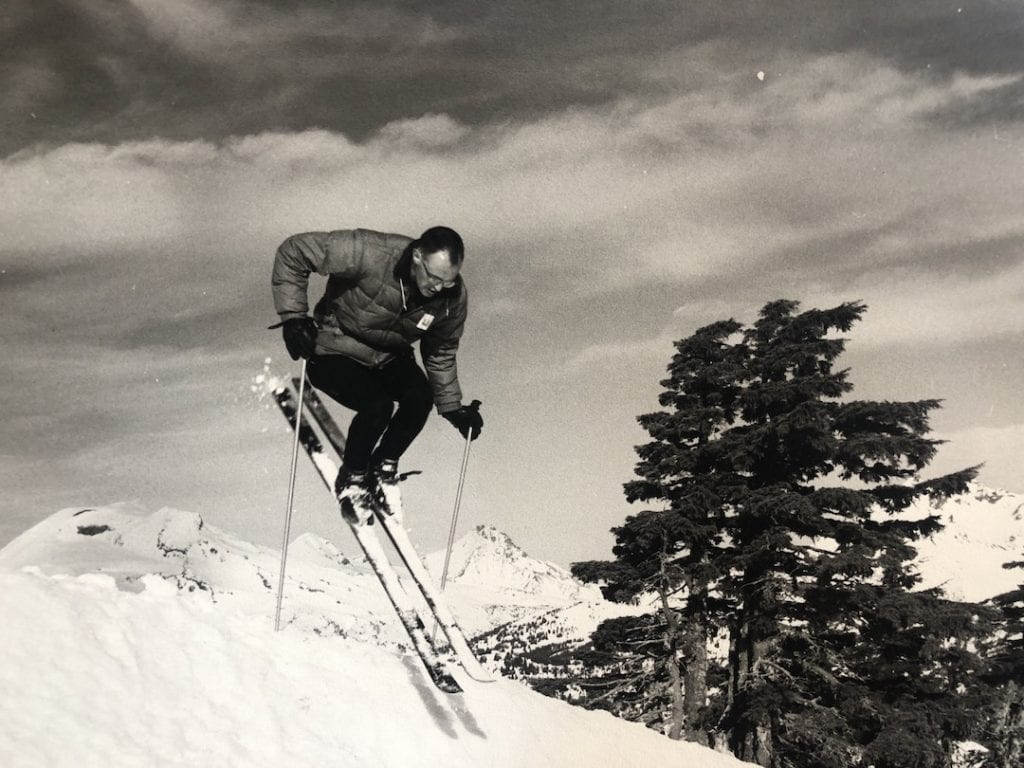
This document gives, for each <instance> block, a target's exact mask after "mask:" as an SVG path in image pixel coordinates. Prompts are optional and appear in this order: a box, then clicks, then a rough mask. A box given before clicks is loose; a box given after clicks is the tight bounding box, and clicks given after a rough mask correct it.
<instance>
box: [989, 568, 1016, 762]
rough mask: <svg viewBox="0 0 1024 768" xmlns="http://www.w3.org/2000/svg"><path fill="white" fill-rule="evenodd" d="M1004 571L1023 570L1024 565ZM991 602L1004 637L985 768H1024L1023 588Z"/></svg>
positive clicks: (995, 670) (993, 673)
mask: <svg viewBox="0 0 1024 768" xmlns="http://www.w3.org/2000/svg"><path fill="white" fill-rule="evenodd" d="M1003 567H1004V568H1022V569H1024V562H1011V563H1006V564H1005V565H1004V566H1003ZM992 602H993V604H994V605H995V606H996V607H997V608H998V609H999V610H1000V612H1001V614H1002V627H1001V629H1002V634H1001V637H1000V641H999V643H998V646H997V648H996V651H995V653H994V654H993V656H994V658H993V662H994V663H993V665H992V668H991V670H990V672H989V677H988V682H989V683H990V684H991V685H992V686H993V687H994V688H995V694H994V695H993V696H992V700H991V702H990V703H989V704H988V706H987V707H986V708H985V711H986V718H985V730H984V732H983V733H982V734H981V736H980V737H979V738H978V741H980V742H981V743H983V744H984V745H985V746H987V747H988V748H989V750H990V752H989V755H988V759H987V760H986V762H985V766H991V767H992V768H1009V767H1010V766H1019V765H1024V584H1020V585H1018V587H1017V588H1016V589H1013V590H1010V591H1009V592H1006V593H1005V594H1002V595H999V596H997V597H995V598H993V600H992Z"/></svg>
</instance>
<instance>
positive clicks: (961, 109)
mask: <svg viewBox="0 0 1024 768" xmlns="http://www.w3.org/2000/svg"><path fill="white" fill-rule="evenodd" d="M0 42H2V45H0V67H2V77H0V201H2V202H0V231H2V232H3V234H4V237H3V240H2V244H0V306H2V308H3V309H2V312H3V323H2V325H0V344H2V348H3V352H4V371H5V375H4V377H3V382H4V383H3V385H2V387H3V388H2V397H3V403H4V418H3V420H2V422H0V488H2V490H3V494H2V498H0V544H2V543H3V542H5V541H7V540H9V539H11V538H13V537H14V536H15V535H17V534H18V533H19V532H21V531H22V530H24V529H25V528H27V527H28V526H29V525H31V524H33V523H35V522H36V521H38V520H41V519H43V518H44V517H46V516H48V515H50V514H51V513H52V512H54V511H55V510H57V509H60V508H62V507H66V506H76V505H78V506H88V505H103V504H109V503H114V502H118V501H132V502H138V503H141V504H144V505H148V506H150V507H152V508H159V507H161V506H165V505H166V506H172V507H176V508H180V509H186V510H190V511H195V512H198V513H200V514H202V515H204V517H207V518H208V519H209V520H210V522H211V523H215V524H217V525H219V526H221V527H224V528H227V529H229V530H236V531H240V532H243V533H245V534H246V536H247V537H248V538H250V539H252V540H254V541H257V542H259V543H274V542H279V541H280V537H281V528H282V524H283V519H284V507H285V504H286V492H287V485H288V469H289V459H290V452H291V443H290V435H289V432H288V430H287V428H286V427H285V425H284V422H283V420H282V419H281V417H280V415H279V414H278V413H277V412H276V411H275V410H274V408H273V407H272V406H271V405H270V404H269V403H268V402H267V400H266V398H261V397H259V396H258V394H254V392H253V391H252V381H253V377H255V376H258V375H260V374H261V373H262V372H263V371H264V367H265V366H267V368H268V370H269V371H270V372H271V373H272V374H273V375H277V376H289V375H292V374H295V373H297V372H298V366H297V365H296V364H294V363H293V362H292V361H291V360H290V359H289V358H288V356H287V354H286V353H285V351H284V348H283V344H282V343H281V340H280V336H279V332H277V331H268V330H266V327H267V326H268V325H270V324H271V323H273V322H275V321H276V319H277V318H276V316H275V315H274V311H273V304H272V301H271V295H270V267H271V263H272V259H273V254H274V251H275V249H276V247H277V245H278V244H279V243H280V242H281V241H282V240H283V239H284V238H286V237H288V236H289V235H291V234H294V233H297V232H307V231H317V230H330V229H346V228H355V227H365V228H370V229H377V230H380V231H385V232H398V233H402V234H407V235H410V236H415V235H417V234H419V233H420V232H422V231H423V230H424V229H426V228H427V227H429V226H432V225H434V224H445V225H448V226H452V227H454V228H455V229H457V230H458V231H459V232H460V233H461V234H462V235H463V237H464V239H465V241H466V244H467V260H466V263H465V266H464V269H463V275H464V277H465V280H466V283H467V285H468V286H469V290H470V304H471V307H470V317H469V321H468V324H467V328H466V333H465V336H464V338H463V343H462V348H461V349H460V353H459V371H460V379H461V382H462V385H463V391H464V394H465V397H466V399H467V400H468V399H471V398H478V399H480V400H482V401H483V407H482V414H483V417H484V420H485V426H484V432H483V435H482V437H481V438H480V439H479V440H478V441H476V442H475V443H474V444H473V450H472V453H471V457H470V463H469V469H468V472H467V480H466V489H465V494H464V496H463V503H462V507H461V509H460V513H459V525H460V530H463V529H465V528H466V527H469V526H472V525H476V524H484V523H486V524H491V525H495V526H497V527H498V528H500V529H502V530H504V531H506V532H507V533H508V534H509V535H510V536H511V537H512V538H513V540H515V541H516V543H518V544H519V545H520V546H522V547H523V548H524V549H525V550H526V551H528V552H529V553H530V554H531V555H533V556H535V557H540V558H544V559H548V560H552V561H554V562H557V563H559V564H562V565H566V564H568V563H571V562H574V561H578V560H587V559H594V558H606V557H609V556H610V548H611V545H612V542H613V539H612V536H611V534H610V533H609V529H610V528H611V527H613V526H615V525H617V524H620V523H621V522H622V521H623V519H624V518H625V516H626V515H627V514H630V513H632V512H635V511H638V510H637V509H636V508H634V507H631V506H630V505H629V504H627V503H626V501H625V499H624V496H623V493H622V484H623V483H624V482H627V481H628V480H630V479H631V478H632V477H633V466H634V463H635V458H636V456H635V452H634V447H635V446H636V445H639V444H641V443H643V442H644V441H645V439H646V435H645V433H644V432H643V431H642V430H641V429H640V428H639V427H638V426H637V424H636V416H637V415H639V414H642V413H646V412H649V411H653V410H656V409H657V408H658V405H657V395H658V392H659V391H660V389H661V387H660V385H659V382H660V381H661V379H662V378H664V374H665V368H666V366H667V364H668V362H669V360H670V358H671V356H672V353H673V347H672V342H673V340H676V339H680V338H683V337H685V336H688V335H690V334H691V333H692V332H693V331H695V330H696V329H697V328H699V327H701V326H703V325H707V324H709V323H711V322H714V321H717V320H722V319H727V318H730V317H734V318H736V319H737V320H740V321H741V322H748V323H749V322H752V321H753V320H755V319H756V316H757V311H758V309H759V308H760V307H761V306H763V305H764V304H765V303H766V302H768V301H771V300H774V299H778V298H787V299H794V300H797V301H799V302H801V306H802V307H804V308H811V307H819V308H825V307H830V306H834V305H836V304H839V303H841V302H843V301H854V300H857V301H863V302H864V303H865V304H866V305H867V307H868V310H867V313H866V315H865V317H864V319H863V321H862V322H861V323H859V324H858V325H856V326H855V327H854V328H853V330H852V331H851V332H850V333H849V334H848V339H849V341H848V345H847V352H846V354H845V355H844V356H843V357H842V358H841V359H840V364H841V365H844V366H846V367H849V368H850V380H851V382H852V383H853V384H854V387H855V388H854V391H853V396H854V397H859V398H863V399H888V400H911V399H914V400H916V399H923V398H941V399H942V400H943V407H942V409H941V410H940V411H938V412H935V413H934V415H933V418H932V427H933V429H934V436H936V437H939V438H942V439H944V440H946V441H947V442H946V444H944V445H943V447H942V448H941V449H940V451H939V454H938V456H937V458H936V460H935V461H934V462H933V464H932V466H931V467H930V468H929V471H930V473H932V474H938V473H941V472H946V471H952V470H954V469H959V468H962V467H965V466H971V465H974V464H979V463H984V467H983V468H982V470H981V473H980V480H981V482H983V483H985V484H987V485H990V486H994V487H999V488H1004V489H1006V490H1010V491H1017V492H1021V491H1024V472H1022V471H1021V458H1022V456H1024V403H1022V401H1021V398H1020V397H1019V395H1018V390H1019V382H1020V381H1021V379H1022V374H1024V355H1022V354H1021V349H1022V348H1024V294H1022V286H1024V209H1022V207H1021V200H1022V199H1024V6H1021V4H1020V3H1019V2H1017V1H1016V0H1005V1H999V2H996V1H993V2H930V1H926V0H914V1H913V2H894V3H886V4H884V6H881V5H879V4H877V3H868V2H845V3H828V4H824V3H819V2H810V1H809V0H803V1H801V0H792V1H783V2H775V3H755V2H703V3H689V4H685V5H684V4H680V3H675V2H672V3H669V2H637V3H629V4H623V3H613V2H588V3H581V2H557V1H556V2H550V1H549V2H545V3H543V4H541V3H526V2H515V1H514V0H513V1H511V2H503V3H501V4H491V3H476V2H474V3H469V2H438V3H431V4H430V6H429V8H426V7H423V6H422V5H421V4H418V3H389V2H374V3H372V4H371V3H364V4H360V3H348V2H303V3H288V2H274V3H269V2H267V3H262V2H234V1H232V0H221V1H220V2H212V1H211V2H205V1H204V0H159V2H158V1H157V0H134V1H132V2H124V1H123V0H63V1H62V2H55V1H50V2H47V1H45V0H44V1H42V2H40V1H34V2H28V1H27V0H9V1H8V2H6V3H5V4H4V9H3V11H2V12H0ZM320 287H321V286H320V284H317V283H314V286H313V292H314V298H316V291H317V290H319V289H320ZM268 358H269V359H270V362H269V364H267V363H265V361H266V360H267V359H268ZM336 413H337V414H338V416H339V419H341V420H342V421H343V423H344V422H345V421H347V415H346V412H345V411H344V410H343V409H340V408H339V409H338V410H337V411H336ZM461 454H462V444H461V439H460V438H459V436H458V434H457V433H456V432H455V431H454V430H452V429H451V427H450V426H448V425H447V424H446V423H445V422H443V421H442V420H440V419H437V418H433V419H431V421H430V422H428V424H427V427H426V429H425V431H424V433H423V434H422V435H421V437H420V438H419V439H418V440H417V442H416V443H415V444H414V446H413V447H412V449H410V451H409V453H408V454H407V455H406V457H405V458H404V459H403V469H421V470H423V474H422V475H420V476H417V477H416V478H414V479H412V480H410V482H409V483H407V484H406V487H405V498H406V508H407V509H406V517H407V520H408V524H409V526H410V528H411V529H412V535H413V538H414V539H416V540H417V541H418V542H419V543H421V545H422V547H423V549H424V550H433V549H437V548H438V547H439V546H440V545H442V544H443V542H444V541H445V540H446V538H447V534H448V527H449V523H450V520H451V513H452V505H453V501H454V497H455V491H456V486H457V481H458V471H459V465H460V463H461ZM299 470H300V471H299V475H298V482H297V488H296V501H295V509H296V512H295V517H294V519H293V523H292V525H293V533H295V534H298V533H300V532H302V531H306V530H309V531H313V532H316V533H319V534H321V535H325V536H327V537H328V538H336V539H344V537H345V536H347V532H346V531H344V530H343V528H342V525H341V524H340V522H339V521H338V518H337V515H336V512H335V510H334V508H333V504H332V502H331V499H330V497H329V496H328V495H327V494H326V493H324V491H323V489H322V486H320V485H319V480H318V479H317V478H316V475H315V473H314V472H313V470H312V468H311V467H308V466H305V465H304V464H303V465H300V467H299Z"/></svg>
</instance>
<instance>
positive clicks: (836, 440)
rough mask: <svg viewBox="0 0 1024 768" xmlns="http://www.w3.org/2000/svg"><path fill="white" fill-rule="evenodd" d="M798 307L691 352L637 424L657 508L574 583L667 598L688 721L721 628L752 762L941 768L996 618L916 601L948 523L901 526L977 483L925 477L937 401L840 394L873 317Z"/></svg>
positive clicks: (636, 519) (930, 599) (964, 717)
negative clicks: (645, 436) (848, 348)
mask: <svg viewBox="0 0 1024 768" xmlns="http://www.w3.org/2000/svg"><path fill="white" fill-rule="evenodd" d="M797 309H798V305H797V303H796V302H792V301H776V302H772V303H769V304H768V305H766V306H765V307H764V308H763V309H762V310H761V313H760V317H759V319H758V321H757V322H756V323H755V324H754V325H753V327H751V328H746V329H744V328H742V326H740V325H739V324H737V323H735V322H734V321H726V322H723V323H716V324H714V325H710V326H707V327H706V328H702V329H700V330H699V331H697V333H696V334H694V336H692V337H690V338H689V339H684V340H683V341H680V342H678V343H677V345H676V347H677V352H676V355H675V357H674V358H673V361H672V364H671V365H670V367H669V373H670V378H669V379H667V380H666V381H665V382H663V386H665V387H666V389H665V391H664V392H663V393H662V395H661V397H660V403H661V405H662V406H663V407H665V408H666V409H667V410H665V411H661V412H657V413H653V414H646V415H644V416H642V417H640V423H641V424H642V425H643V426H644V428H645V429H646V430H647V431H648V433H649V434H650V435H651V437H652V442H650V443H648V444H646V445H643V446H640V447H638V449H637V453H638V455H639V457H640V461H639V463H638V464H637V475H638V476H639V478H640V479H638V480H636V481H633V482H631V483H628V484H627V485H626V495H627V498H628V499H629V500H630V501H645V502H657V503H658V508H655V509H647V510H644V511H642V512H640V513H639V514H637V515H634V516H631V517H629V518H627V520H626V523H625V524H624V525H623V526H622V527H620V528H616V529H614V533H615V536H616V546H615V548H614V550H613V553H614V554H615V557H616V560H615V561H614V562H612V563H604V564H601V563H582V564H577V566H576V568H575V572H576V573H577V575H579V576H581V577H584V578H591V579H595V580H597V579H600V580H603V581H604V582H605V592H606V594H607V595H608V596H610V597H612V598H619V599H626V598H629V597H632V596H634V595H636V594H638V593H640V592H642V591H644V590H651V591H654V592H656V593H657V594H658V596H659V600H660V605H661V613H662V614H663V617H664V621H663V622H660V623H659V626H662V627H664V636H663V640H664V642H663V644H662V647H663V649H664V662H665V665H666V668H667V669H668V671H669V673H670V676H673V681H675V680H677V679H678V675H677V673H678V672H679V668H678V667H679V665H680V664H681V668H682V669H683V670H684V671H689V670H690V669H691V668H692V669H694V670H697V671H698V673H697V674H696V675H695V676H694V678H693V681H692V684H691V685H689V686H686V690H685V695H684V696H683V697H682V701H680V700H679V699H678V697H674V698H673V723H674V724H675V723H679V722H680V717H681V718H682V722H683V723H688V722H691V720H696V721H698V722H699V719H700V718H699V712H700V709H701V707H702V706H703V704H704V699H705V698H706V696H707V685H706V680H701V678H700V674H699V670H701V669H702V668H703V669H706V668H707V667H706V663H705V662H704V661H703V657H702V655H701V654H702V650H701V649H703V648H706V645H707V643H706V640H707V637H708V634H709V627H711V626H714V625H715V624H718V623H721V622H725V623H726V625H727V626H728V629H729V633H730V651H729V659H728V667H729V675H728V680H727V681H726V685H725V688H724V696H723V699H724V700H723V701H722V702H713V703H714V704H718V707H717V708H718V710H720V711H723V716H722V718H721V721H720V726H721V727H722V728H724V729H725V730H726V731H727V732H728V735H729V743H730V746H731V747H732V749H733V751H734V752H735V754H737V756H739V757H741V758H742V759H746V760H751V761H754V762H757V763H759V764H761V765H765V766H782V765H787V766H790V765H793V766H796V765H802V766H808V768H809V767H810V766H833V765H834V766H847V765H853V764H856V763H858V762H861V761H862V760H865V759H868V758H870V760H872V761H874V763H875V765H876V766H878V767H879V768H881V766H883V765H892V766H897V765H916V766H940V765H945V764H947V762H948V757H947V755H948V752H949V749H948V747H949V744H948V742H949V740H950V739H952V738H955V737H957V736H958V735H960V734H964V733H967V732H969V731H970V730H971V725H972V720H971V716H970V710H969V709H967V708H965V707H964V704H965V702H966V701H967V698H965V696H964V693H963V691H964V685H965V684H964V681H965V680H966V679H967V678H968V677H969V676H970V675H971V674H973V673H975V672H976V671H977V670H978V669H979V667H980V666H981V665H982V661H981V660H980V658H979V657H978V655H977V653H976V652H974V651H972V647H973V646H972V640H974V639H976V638H977V637H979V636H982V635H983V634H984V632H985V629H984V626H985V620H986V617H985V616H984V615H983V614H984V612H983V611H982V610H981V609H980V608H978V607H976V606H961V605H959V604H955V603H951V602H949V601H944V600H942V598H941V597H940V596H939V595H937V594H931V593H919V592H912V591H911V590H912V588H913V587H914V586H915V585H916V583H917V576H916V575H915V573H914V572H913V571H912V569H910V567H909V565H908V564H909V562H910V560H911V559H912V558H913V557H914V555H915V550H914V548H913V542H914V540H915V539H917V538H919V537H921V536H923V535H927V534H930V533H933V532H934V531H936V530H937V529H938V527H939V522H938V518H937V517H936V516H927V517H925V518H923V519H919V520H908V519H906V517H905V516H900V515H899V513H900V512H902V511H904V510H905V509H906V508H907V507H908V506H909V505H910V504H911V502H913V501H914V499H916V498H918V497H921V496H930V497H932V498H935V499H938V498H943V497H945V496H948V495H951V494H955V493H959V492H962V491H964V490H966V486H967V483H968V482H969V480H970V479H971V478H972V477H973V476H974V472H975V470H974V469H967V470H963V471H961V472H956V473H952V474H949V475H946V476H944V477H940V478H935V479H932V480H922V479H921V478H920V472H921V470H922V469H924V468H925V466H926V465H927V464H928V462H929V461H930V460H931V459H932V457H933V456H934V454H935V451H936V448H937V446H938V444H939V442H938V441H936V440H933V439H930V438H928V436H927V433H928V431H929V424H928V416H929V413H930V412H931V411H932V410H934V409H935V408H937V407H938V406H939V401H937V400H922V401H915V402H873V401H843V399H842V398H843V397H844V396H845V395H847V394H848V393H849V392H850V391H851V389H852V385H851V384H850V383H849V382H848V380H847V376H848V372H847V371H845V370H836V369H835V368H834V363H835V361H836V360H837V358H838V357H839V356H840V354H841V353H842V351H843V347H844V341H843V339H842V338H840V337H839V336H838V334H841V333H845V332H847V331H849V330H850V328H851V327H852V326H853V325H854V323H855V322H856V321H857V320H859V319H860V317H861V315H862V314H863V312H864V311H865V307H864V305H863V304H860V303H846V304H842V305H840V306H837V307H834V308H832V309H828V310H817V309H813V310H809V311H806V312H802V313H798V312H797ZM741 331H742V334H740V332H741ZM697 646H700V648H701V649H698V647H697ZM673 664H676V665H677V669H676V670H675V672H673ZM687 679H689V678H688V676H687ZM684 702H689V704H685V706H684ZM691 707H692V708H691ZM681 710H682V711H681ZM909 725H913V726H914V727H913V729H910V731H909V732H911V733H913V736H912V737H908V736H906V735H905V734H906V733H907V732H908V726H909ZM688 727H689V726H688ZM674 732H678V729H674ZM911 755H913V756H914V757H913V759H912V760H911V759H910V758H909V756H911ZM944 761H946V762H944Z"/></svg>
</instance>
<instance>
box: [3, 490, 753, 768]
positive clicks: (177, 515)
mask: <svg viewBox="0 0 1024 768" xmlns="http://www.w3.org/2000/svg"><path fill="white" fill-rule="evenodd" d="M278 557H279V553H277V552H275V551H273V550H270V549H265V548H260V547H256V546H253V545H251V544H248V543H246V542H244V541H241V540H238V539H237V538H235V537H233V536H231V535H229V534H227V533H225V532H223V531H218V530H216V529H211V528H209V527H207V526H204V525H203V523H202V520H201V519H199V517H198V516H196V515H194V514H190V513H186V512H179V511H176V510H171V509H162V510H159V511H157V512H154V513H148V512H146V511H145V510H140V509H137V508H133V507H130V506H113V507H104V508H99V509H92V510H75V509H68V510H64V511H62V512H59V513H57V514H56V515H54V516H53V517H51V518H49V519H48V520H46V521H44V522H43V523H41V524H39V525H38V526H36V527H35V528H33V529H31V530H30V531H28V532H26V533H25V534H23V535H22V536H21V537H20V538H19V539H16V540H15V541H13V542H11V544H10V545H8V546H7V547H5V548H4V549H3V550H0V615H2V616H3V617H4V622H5V626H4V631H3V633H0V653H2V657H3V659H4V663H3V665H0V688H2V690H3V692H4V695H3V696H2V697H0V723H3V727H2V728H0V765H3V766H5V768H37V767H39V766H47V767H50V766H54V767H57V768H60V767H62V766H75V767H76V768H78V767H79V766H104V767H105V768H106V767H108V766H109V767H115V768H116V767H119V766H147V767H148V766H209V765H217V766H245V767H246V768H249V767H259V766H268V767H269V766H275V768H276V767H277V766H327V765H330V766H370V765H373V766H403V767H407V766H436V765H444V766H483V765H487V766H495V768H511V767H512V766H574V767H575V766H588V767H589V766H616V767H618V766H645V765H656V764H666V765H668V764H671V765H686V766H690V767H692V768H704V767H707V768H717V767H718V766H723V767H724V766H731V765H741V763H739V762H737V761H735V760H734V759H732V758H731V757H729V756H727V755H721V754H718V753H714V752H711V751H708V750H706V749H704V748H701V747H698V746H696V745H691V744H685V743H678V742H672V741H670V740H668V739H665V738H664V737H662V736H659V735H658V734H655V733H653V732H651V731H649V730H647V729H645V728H643V727H642V726H639V725H635V724H631V723H626V722H624V721H621V720H617V719H615V718H613V717H612V716H610V715H607V714H605V713H600V712H587V711H584V710H581V709H577V708H573V707H571V706H569V705H567V704H564V703H561V702H558V701H555V700H553V699H548V698H545V697H543V696H540V695H538V694H535V693H533V692H531V691H529V690H528V689H526V688H525V687H523V686H521V685H519V684H517V683H514V682H511V681H504V680H502V681H498V682H496V683H492V684H472V682H471V681H464V682H465V687H466V692H465V693H464V694H461V695H458V696H447V695H444V694H440V693H438V692H437V691H436V689H434V688H433V686H432V685H431V684H430V683H429V681H428V680H427V678H426V677H425V675H424V674H423V673H422V671H421V669H420V667H419V665H418V662H417V661H416V660H415V659H414V658H412V657H410V656H409V655H408V654H407V653H406V652H405V650H404V643H403V637H402V634H401V631H400V629H399V628H398V627H397V622H396V621H395V620H394V617H393V616H392V615H390V607H389V606H388V605H387V603H386V601H385V600H384V599H383V597H382V596H381V595H380V590H379V588H378V587H377V586H376V583H375V582H374V580H373V577H372V576H370V575H369V574H368V573H367V572H366V571H365V569H364V568H363V567H362V566H360V565H358V564H356V563H352V562H349V561H348V559H347V558H346V557H345V556H344V555H342V554H341V553H340V552H338V550H337V549H336V548H335V547H333V546H332V545H331V544H329V543H328V542H325V541H323V540H322V539H317V538H314V537H309V536H306V537H302V538H301V539H300V540H297V541H296V542H295V543H294V544H293V545H292V547H291V549H290V557H289V567H288V579H287V585H286V600H285V610H284V620H285V626H284V628H283V629H282V631H281V632H279V633H275V632H274V631H273V610H274V599H275V590H276V577H277V561H278Z"/></svg>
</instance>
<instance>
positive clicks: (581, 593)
mask: <svg viewBox="0 0 1024 768" xmlns="http://www.w3.org/2000/svg"><path fill="white" fill-rule="evenodd" d="M427 564H428V567H429V568H430V570H431V572H432V573H434V574H435V575H436V576H437V577H438V578H440V576H441V574H442V573H443V570H444V553H443V552H436V553H434V554H432V555H430V556H429V557H428V558H427ZM448 583H449V584H458V585H461V586H464V587H471V588H473V589H474V590H476V591H477V592H482V593H487V594H488V595H499V594H500V595H503V598H502V599H501V600H496V601H495V602H522V603H524V604H536V605H538V606H541V605H550V606H564V605H568V604H571V603H575V602H580V601H588V600H594V599H597V600H600V599H601V595H600V590H598V589H597V588H596V587H591V586H586V585H584V584H582V583H580V582H579V581H577V580H576V579H574V578H573V576H572V574H570V573H569V572H568V571H567V570H565V569H564V568H561V567H559V566H557V565H555V564H554V563H549V562H546V561H544V560H538V559H536V558H533V557H530V556H529V555H527V554H526V552H524V551H523V550H522V548H521V547H519V546H518V545H517V544H516V543H515V542H514V541H512V539H511V537H509V536H508V534H506V533H504V532H502V531H499V530H498V529H497V528H494V527H492V526H487V525H479V526H477V527H476V528H475V529H474V530H473V531H471V532H469V533H467V534H466V535H464V536H463V537H462V538H460V539H459V540H458V541H456V542H455V544H454V545H453V547H452V555H451V560H450V562H449V564H448Z"/></svg>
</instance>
